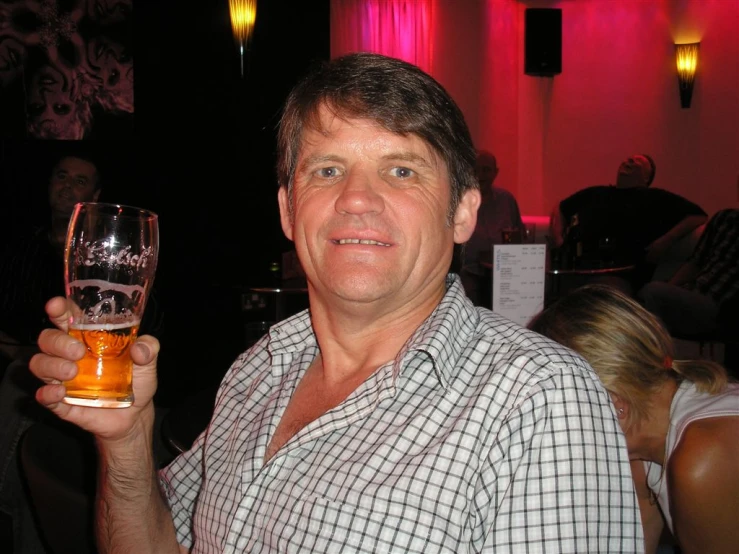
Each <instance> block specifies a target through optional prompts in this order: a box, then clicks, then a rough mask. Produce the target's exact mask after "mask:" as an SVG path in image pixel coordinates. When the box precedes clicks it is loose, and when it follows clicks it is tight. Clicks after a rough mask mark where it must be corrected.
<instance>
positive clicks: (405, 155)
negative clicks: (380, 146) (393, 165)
mask: <svg viewBox="0 0 739 554" xmlns="http://www.w3.org/2000/svg"><path fill="white" fill-rule="evenodd" d="M382 159H383V160H387V161H400V162H412V163H415V164H418V165H421V166H423V167H426V168H429V169H433V168H435V167H436V164H435V163H433V162H429V160H428V159H426V158H425V157H424V156H421V155H419V154H416V153H415V152H408V151H400V152H392V153H390V154H386V155H384V156H383V157H382Z"/></svg>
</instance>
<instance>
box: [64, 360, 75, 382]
mask: <svg viewBox="0 0 739 554" xmlns="http://www.w3.org/2000/svg"><path fill="white" fill-rule="evenodd" d="M76 374H77V364H75V363H74V362H64V363H63V364H62V376H63V377H64V380H65V381H68V380H69V379H71V378H72V377H74V376H75V375H76Z"/></svg>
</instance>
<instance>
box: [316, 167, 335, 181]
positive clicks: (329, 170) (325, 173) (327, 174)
mask: <svg viewBox="0 0 739 554" xmlns="http://www.w3.org/2000/svg"><path fill="white" fill-rule="evenodd" d="M317 173H318V176H319V177H323V178H324V179H333V178H334V177H337V176H338V175H339V170H338V169H337V168H335V167H322V168H321V169H319V170H318V171H317Z"/></svg>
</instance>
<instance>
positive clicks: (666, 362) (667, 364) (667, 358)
mask: <svg viewBox="0 0 739 554" xmlns="http://www.w3.org/2000/svg"><path fill="white" fill-rule="evenodd" d="M663 366H664V368H665V369H672V358H671V357H670V356H665V360H664V362H663Z"/></svg>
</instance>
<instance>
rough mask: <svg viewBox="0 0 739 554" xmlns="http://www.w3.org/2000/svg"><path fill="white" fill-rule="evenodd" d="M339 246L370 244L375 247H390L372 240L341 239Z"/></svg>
mask: <svg viewBox="0 0 739 554" xmlns="http://www.w3.org/2000/svg"><path fill="white" fill-rule="evenodd" d="M338 242H339V244H369V245H373V246H390V245H389V244H386V243H384V242H378V241H376V240H370V239H361V240H360V239H339V241H338Z"/></svg>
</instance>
